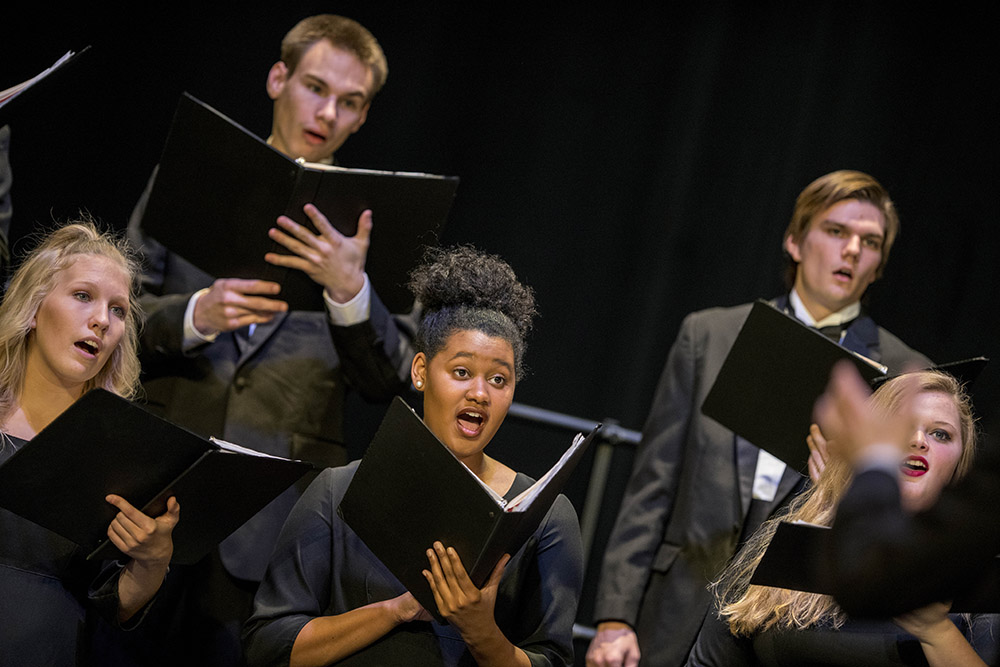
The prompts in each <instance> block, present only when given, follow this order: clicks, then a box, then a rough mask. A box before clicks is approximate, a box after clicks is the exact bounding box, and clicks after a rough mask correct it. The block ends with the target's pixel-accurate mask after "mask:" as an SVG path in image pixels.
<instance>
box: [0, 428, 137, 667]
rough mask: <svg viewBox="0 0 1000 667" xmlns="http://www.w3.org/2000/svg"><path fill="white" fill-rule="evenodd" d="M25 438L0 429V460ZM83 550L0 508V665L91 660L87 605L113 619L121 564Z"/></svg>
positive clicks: (27, 666)
mask: <svg viewBox="0 0 1000 667" xmlns="http://www.w3.org/2000/svg"><path fill="white" fill-rule="evenodd" d="M25 442H26V441H24V440H21V439H20V438H14V437H11V436H8V435H6V434H0V464H2V463H3V462H4V461H6V460H7V459H8V458H10V456H11V455H12V454H13V453H14V452H15V451H17V449H19V448H20V447H22V446H23V445H24V444H25ZM85 556H86V554H84V553H82V551H81V550H80V549H79V547H77V546H76V545H75V544H73V543H72V542H70V541H68V540H66V539H65V538H62V537H60V536H59V535H56V534H55V533H53V532H50V531H49V530H47V529H45V528H42V527H41V526H38V525H36V524H34V523H31V522H30V521H28V520H26V519H22V518H21V517H20V516H18V515H16V514H13V513H12V512H9V511H7V510H6V509H3V508H0V667H31V666H33V665H38V666H39V667H41V666H43V665H44V666H51V665H87V664H90V660H89V656H88V651H87V648H86V636H85V629H86V623H85V621H86V617H87V613H88V610H96V611H97V612H98V613H99V614H100V615H101V616H102V617H104V618H105V619H107V620H108V621H109V622H111V623H112V624H114V625H117V616H118V576H119V574H120V572H121V570H122V567H123V566H122V565H121V564H120V563H93V562H87V561H86V560H85ZM141 616H142V614H137V615H136V617H134V619H133V621H137V620H138V618H139V617H141Z"/></svg>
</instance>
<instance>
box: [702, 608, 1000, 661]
mask: <svg viewBox="0 0 1000 667" xmlns="http://www.w3.org/2000/svg"><path fill="white" fill-rule="evenodd" d="M950 618H951V619H952V621H954V622H955V624H956V625H957V626H958V628H959V630H961V631H962V633H963V634H964V635H965V637H966V639H968V640H969V643H970V644H971V645H972V647H973V648H974V649H975V650H976V652H977V653H979V655H980V656H981V657H982V658H983V660H984V661H985V662H986V664H988V665H994V664H997V661H998V659H1000V650H998V641H1000V616H997V615H995V614H981V615H973V616H971V617H967V616H964V615H957V614H952V615H951V616H950ZM687 665H688V667H709V666H718V667H743V666H746V667H750V666H760V667H809V666H811V665H816V666H820V665H822V666H824V667H835V666H837V665H843V666H844V667H853V666H855V665H865V667H879V666H881V665H885V666H887V667H888V666H889V665H892V666H895V667H899V665H927V660H926V658H924V652H923V649H921V647H920V642H919V641H918V640H917V639H916V638H915V637H913V635H910V634H908V633H906V632H905V631H904V630H903V629H902V628H900V627H899V626H898V625H896V624H895V623H892V622H891V621H885V620H853V619H850V620H848V621H847V622H846V623H844V625H843V626H842V627H841V628H840V629H838V630H835V629H833V628H830V627H814V628H809V629H807V630H787V629H780V630H779V629H771V630H765V631H764V632H759V633H757V634H755V635H753V636H752V637H735V636H733V634H732V633H731V632H730V631H729V626H728V624H727V623H726V622H725V621H722V620H720V619H719V618H718V616H717V615H716V613H715V610H714V609H713V610H712V611H710V612H709V614H708V616H707V617H706V618H705V622H704V624H703V625H702V627H701V632H700V633H699V634H698V641H697V642H696V643H695V645H694V648H693V649H692V651H691V655H690V656H689V657H688V662H687Z"/></svg>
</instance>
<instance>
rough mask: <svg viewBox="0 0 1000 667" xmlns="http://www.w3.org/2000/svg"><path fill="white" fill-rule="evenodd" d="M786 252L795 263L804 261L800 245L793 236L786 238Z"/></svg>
mask: <svg viewBox="0 0 1000 667" xmlns="http://www.w3.org/2000/svg"><path fill="white" fill-rule="evenodd" d="M785 252H787V253H788V255H789V256H790V257H791V258H792V259H793V260H794V261H796V262H801V261H802V253H801V252H800V250H799V243H798V241H796V240H795V237H794V236H793V235H791V234H789V235H788V236H786V237H785Z"/></svg>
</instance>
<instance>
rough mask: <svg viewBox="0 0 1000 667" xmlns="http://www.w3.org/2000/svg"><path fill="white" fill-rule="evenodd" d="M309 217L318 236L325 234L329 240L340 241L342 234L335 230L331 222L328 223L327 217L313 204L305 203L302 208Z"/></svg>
mask: <svg viewBox="0 0 1000 667" xmlns="http://www.w3.org/2000/svg"><path fill="white" fill-rule="evenodd" d="M302 210H304V211H305V212H306V215H307V216H309V219H310V220H312V223H313V225H315V227H316V231H318V232H319V234H320V236H325V237H326V238H328V239H330V240H335V241H340V240H342V239H343V238H344V235H343V234H341V233H340V231H338V230H337V228H336V227H334V226H333V225H332V224H330V221H329V219H327V217H326V216H325V215H324V214H323V212H322V211H320V210H319V209H318V208H316V206H315V205H314V204H306V205H305V206H304V207H303V209H302Z"/></svg>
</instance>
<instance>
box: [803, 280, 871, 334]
mask: <svg viewBox="0 0 1000 667" xmlns="http://www.w3.org/2000/svg"><path fill="white" fill-rule="evenodd" d="M788 301H789V303H791V304H792V309H793V310H794V311H795V317H797V318H798V319H799V320H801V321H802V322H805V323H806V324H808V325H809V326H811V327H815V328H817V329H819V328H820V327H830V326H835V325H838V324H843V323H844V322H850V321H851V320H853V319H854V318H856V317H857V316H858V315H860V314H861V302H860V301H855V302H854V303H852V304H850V305H848V306H845V307H843V308H841V309H840V310H838V311H837V312H835V313H830V314H829V315H827V316H826V317H824V318H823V319H822V320H820V321H819V322H817V321H816V320H814V319H813V316H812V315H810V314H809V311H808V310H807V309H806V307H805V304H803V303H802V299H801V298H799V294H798V292H796V291H795V288H794V287H793V288H792V292H791V294H789V295H788Z"/></svg>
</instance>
